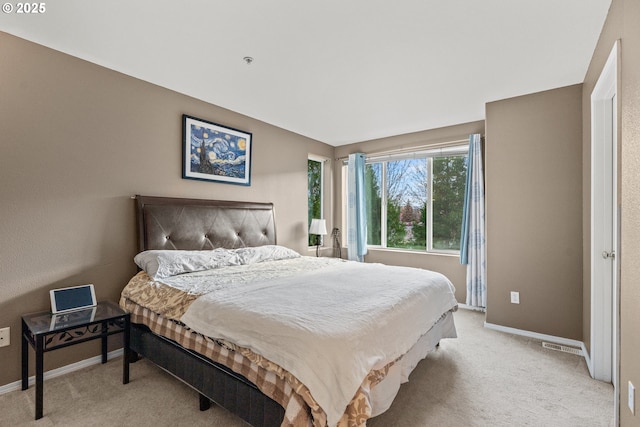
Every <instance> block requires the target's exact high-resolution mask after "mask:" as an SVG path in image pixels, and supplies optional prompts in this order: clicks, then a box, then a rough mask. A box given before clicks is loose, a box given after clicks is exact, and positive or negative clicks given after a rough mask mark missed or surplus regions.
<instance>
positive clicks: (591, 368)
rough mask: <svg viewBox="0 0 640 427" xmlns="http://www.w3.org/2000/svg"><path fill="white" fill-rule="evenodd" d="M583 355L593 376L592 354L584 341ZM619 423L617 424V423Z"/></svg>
mask: <svg viewBox="0 0 640 427" xmlns="http://www.w3.org/2000/svg"><path fill="white" fill-rule="evenodd" d="M581 347H582V355H583V356H584V361H585V362H587V368H589V375H591V378H593V363H591V356H589V352H588V351H587V346H585V345H584V343H582V346H581ZM616 425H617V424H616Z"/></svg>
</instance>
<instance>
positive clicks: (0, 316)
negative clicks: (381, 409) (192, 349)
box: [0, 33, 333, 386]
mask: <svg viewBox="0 0 640 427" xmlns="http://www.w3.org/2000/svg"><path fill="white" fill-rule="evenodd" d="M0 57H1V58H2V60H1V61H0V85H1V88H2V92H1V95H0V139H1V142H0V218H1V221H0V235H1V236H2V244H1V245H0V271H1V272H2V275H1V276H0V327H5V326H10V327H11V345H10V346H9V347H4V348H0V361H1V363H0V365H1V368H0V386H1V385H4V384H8V383H10V382H13V381H16V380H18V379H19V377H20V315H21V314H23V313H28V312H33V311H40V310H46V309H48V308H49V300H48V296H49V294H48V290H49V289H52V288H56V287H63V286H71V285H77V284H82V283H93V284H94V285H95V287H96V293H97V297H98V299H101V300H102V299H110V300H114V301H117V300H118V298H119V293H120V291H121V289H122V288H123V287H124V285H125V284H126V283H127V281H128V279H129V278H130V277H131V276H132V275H133V274H134V273H135V271H136V269H135V266H134V264H133V262H132V257H133V256H134V254H135V253H136V250H137V248H136V243H137V242H136V227H135V222H134V213H135V210H134V201H132V200H131V199H130V196H132V195H134V194H145V195H159V196H176V197H194V198H214V199H223V200H251V201H265V202H274V203H275V206H276V220H277V224H276V226H277V231H278V239H279V240H278V241H279V243H281V244H283V245H286V246H289V247H291V248H293V249H296V250H298V251H300V252H305V251H306V250H307V244H306V239H307V231H306V230H307V224H306V218H307V188H306V187H307V184H306V182H307V180H306V176H307V174H306V171H307V156H308V154H309V153H314V154H317V155H321V156H325V157H327V158H329V159H331V158H333V147H331V146H328V145H326V144H323V143H319V142H317V141H313V140H310V139H307V138H304V137H301V136H299V135H296V134H293V133H291V132H287V131H285V130H282V129H279V128H276V127H274V126H271V125H268V124H265V123H263V122H259V121H256V120H253V119H250V118H247V117H244V116H242V115H239V114H235V113H233V112H230V111H228V110H224V109H222V108H219V107H216V106H214V105H211V104H207V103H204V102H201V101H198V100H196V99H193V98H190V97H187V96H183V95H180V94H178V93H175V92H172V91H169V90H166V89H163V88H160V87H158V86H154V85H151V84H148V83H145V82H143V81H140V80H136V79H134V78H131V77H128V76H125V75H122V74H119V73H116V72H113V71H111V70H108V69H105V68H102V67H99V66H97V65H94V64H90V63H88V62H85V61H82V60H79V59H76V58H73V57H70V56H67V55H64V54H61V53H59V52H56V51H53V50H50V49H47V48H44V47H41V46H38V45H35V44H33V43H30V42H26V41H24V40H21V39H18V38H15V37H13V36H10V35H7V34H5V33H0ZM182 114H189V115H193V116H196V117H200V118H203V119H206V120H210V121H213V122H217V123H220V124H223V125H227V126H230V127H234V128H238V129H242V130H244V131H248V132H251V133H253V144H254V145H253V165H252V184H251V186H250V187H245V186H237V185H228V184H218V183H210V182H201V181H194V180H184V179H182V178H181V176H182V175H181V174H182V170H181V139H182ZM328 166H329V173H328V174H327V175H328V177H329V178H330V177H331V176H332V174H331V162H329V163H328ZM330 187H331V183H330V182H329V188H330ZM328 227H331V224H328ZM113 341H114V345H113V346H111V348H117V347H119V346H120V345H119V342H118V343H116V342H115V341H118V340H115V339H114V340H113ZM94 343H95V342H93V343H87V344H81V345H79V346H74V347H71V348H69V349H62V350H57V351H54V352H51V353H48V354H47V357H46V358H45V369H47V370H49V369H53V368H55V367H59V366H62V365H65V364H69V363H72V362H76V361H79V360H83V359H86V358H88V357H91V356H94V355H97V354H99V345H98V344H95V345H93V344H94ZM32 360H33V359H32Z"/></svg>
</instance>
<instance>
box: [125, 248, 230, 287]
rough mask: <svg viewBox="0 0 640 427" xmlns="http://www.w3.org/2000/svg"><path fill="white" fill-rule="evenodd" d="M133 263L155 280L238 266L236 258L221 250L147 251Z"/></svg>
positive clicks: (134, 259) (226, 250) (137, 256)
mask: <svg viewBox="0 0 640 427" xmlns="http://www.w3.org/2000/svg"><path fill="white" fill-rule="evenodd" d="M133 261H134V262H135V263H136V264H137V265H138V267H140V268H141V269H143V270H144V271H145V272H146V273H147V274H148V275H149V276H150V277H151V278H152V279H155V280H157V279H164V278H166V277H171V276H175V275H178V274H183V273H192V272H195V271H204V270H211V269H213V268H219V267H224V266H228V265H238V264H239V261H238V256H237V255H236V254H235V253H234V252H233V251H231V250H229V249H223V248H218V249H213V250H207V251H172V250H149V251H144V252H140V253H139V254H138V255H136V256H135V257H134V258H133Z"/></svg>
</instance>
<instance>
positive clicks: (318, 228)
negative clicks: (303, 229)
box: [309, 218, 327, 235]
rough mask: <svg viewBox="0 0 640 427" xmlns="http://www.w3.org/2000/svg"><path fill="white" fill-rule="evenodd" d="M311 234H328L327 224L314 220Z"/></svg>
mask: <svg viewBox="0 0 640 427" xmlns="http://www.w3.org/2000/svg"><path fill="white" fill-rule="evenodd" d="M309 234H318V235H321V234H322V235H324V234H327V222H326V221H325V220H324V219H315V218H314V219H312V220H311V225H310V226H309Z"/></svg>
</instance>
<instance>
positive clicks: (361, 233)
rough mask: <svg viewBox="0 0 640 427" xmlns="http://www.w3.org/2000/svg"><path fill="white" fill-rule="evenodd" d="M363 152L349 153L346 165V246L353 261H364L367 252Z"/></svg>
mask: <svg viewBox="0 0 640 427" xmlns="http://www.w3.org/2000/svg"><path fill="white" fill-rule="evenodd" d="M364 161H365V156H364V154H363V153H355V154H350V155H349V163H348V165H347V189H348V190H347V191H348V192H349V194H348V195H347V200H348V204H347V224H348V227H347V248H348V257H349V259H350V260H353V261H360V262H362V261H364V256H365V255H366V254H367V214H366V203H365V195H364V168H365V165H364Z"/></svg>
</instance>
